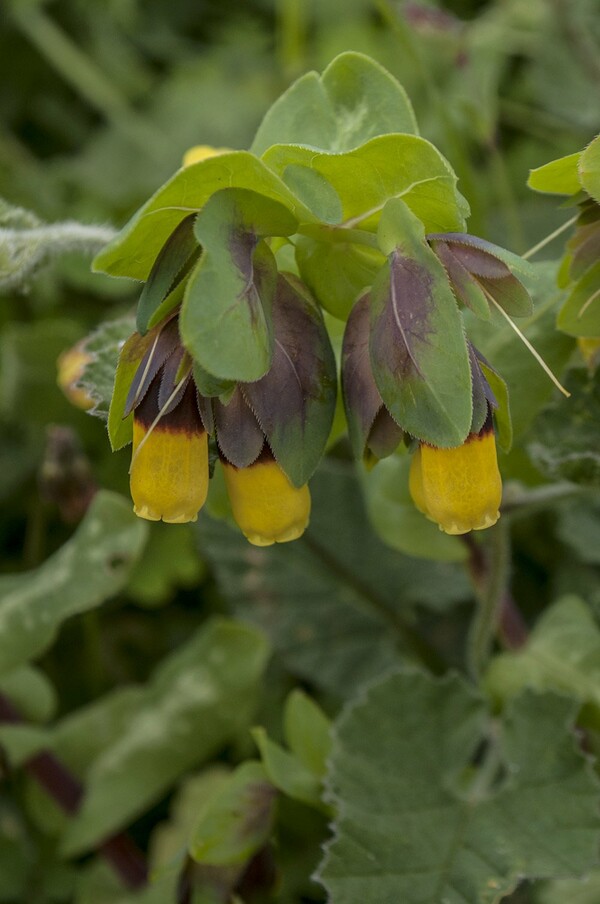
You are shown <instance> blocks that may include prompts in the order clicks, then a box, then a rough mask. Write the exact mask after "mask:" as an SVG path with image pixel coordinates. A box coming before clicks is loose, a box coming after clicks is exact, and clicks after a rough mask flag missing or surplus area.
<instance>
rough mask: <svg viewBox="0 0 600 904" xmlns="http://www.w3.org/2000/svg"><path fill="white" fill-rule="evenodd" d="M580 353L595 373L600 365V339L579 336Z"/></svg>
mask: <svg viewBox="0 0 600 904" xmlns="http://www.w3.org/2000/svg"><path fill="white" fill-rule="evenodd" d="M577 345H578V346H579V351H580V352H581V354H582V356H583V360H584V361H585V363H586V364H587V366H588V367H589V369H590V370H592V371H594V370H595V369H596V367H597V366H598V364H599V363H600V337H598V338H596V337H588V336H579V337H578V338H577Z"/></svg>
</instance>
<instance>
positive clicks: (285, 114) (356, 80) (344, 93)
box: [251, 52, 417, 156]
mask: <svg viewBox="0 0 600 904" xmlns="http://www.w3.org/2000/svg"><path fill="white" fill-rule="evenodd" d="M389 132H408V133H415V132H417V124H416V120H415V116H414V113H413V110H412V106H411V104H410V101H409V99H408V97H407V95H406V92H405V91H404V88H403V87H402V86H401V85H400V84H399V83H398V82H397V81H396V80H395V79H394V78H393V77H392V76H391V75H390V74H389V72H386V70H385V69H384V68H383V67H382V66H380V65H379V64H378V63H376V62H375V61H374V60H372V59H369V57H366V56H364V55H363V54H360V53H354V52H348V53H342V54H340V55H339V56H338V57H336V58H335V60H333V62H332V63H330V64H329V66H328V67H327V69H326V70H325V71H324V72H323V75H322V76H320V77H319V76H318V75H317V73H316V72H309V73H307V74H306V75H304V76H302V77H301V78H300V79H298V81H297V82H294V84H293V85H292V86H291V87H290V88H288V90H287V91H286V92H285V94H283V95H282V96H281V97H280V98H279V99H278V100H277V101H275V103H274V104H273V106H272V107H271V109H270V110H269V111H268V113H267V114H266V116H265V118H264V119H263V121H262V123H261V125H260V126H259V129H258V132H257V134H256V137H255V139H254V141H253V143H252V148H251V150H252V152H253V153H255V154H257V155H258V156H260V155H261V154H264V152H265V151H266V150H267V148H269V147H271V145H274V144H305V145H310V146H311V147H314V148H321V149H323V150H331V151H338V152H339V151H346V150H349V149H350V148H353V147H357V146H358V145H359V144H363V143H364V142H365V141H368V140H369V139H370V138H373V137H374V136H376V135H384V134H386V133H389Z"/></svg>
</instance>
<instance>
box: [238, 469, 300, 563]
mask: <svg viewBox="0 0 600 904" xmlns="http://www.w3.org/2000/svg"><path fill="white" fill-rule="evenodd" d="M222 464H223V472H224V475H225V484H226V486H227V492H228V494H229V501H230V503H231V509H232V511H233V517H234V518H235V520H236V522H237V524H238V525H239V527H240V528H241V530H242V532H243V534H244V536H245V537H246V539H247V540H248V541H249V542H250V543H253V544H254V546H271V545H272V544H273V543H287V542H288V541H289V540H297V539H298V537H300V536H302V534H303V533H304V531H305V530H306V527H307V525H308V519H309V516H310V491H309V489H308V486H307V484H305V485H304V486H302V487H300V488H298V487H295V486H294V485H293V484H292V483H290V481H289V480H288V478H287V477H286V475H285V474H284V473H283V471H282V470H281V468H280V467H279V465H278V464H277V462H276V461H275V460H274V459H273V458H272V457H271V456H270V455H269V456H268V457H267V456H264V455H261V456H260V458H259V459H258V461H256V462H255V463H254V464H252V465H250V466H249V467H247V468H235V467H234V466H233V465H231V464H229V463H228V462H227V461H223V462H222Z"/></svg>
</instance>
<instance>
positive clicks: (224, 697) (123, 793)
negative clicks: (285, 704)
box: [63, 620, 268, 855]
mask: <svg viewBox="0 0 600 904" xmlns="http://www.w3.org/2000/svg"><path fill="white" fill-rule="evenodd" d="M267 657H268V647H267V644H266V642H265V639H264V637H263V635H262V634H260V633H259V632H258V631H256V630H254V629H252V628H250V627H245V626H242V625H239V624H236V623H235V622H226V621H218V620H215V621H212V622H209V623H208V624H207V625H206V626H205V627H203V628H201V629H200V630H199V631H198V632H197V633H196V634H195V635H194V636H193V637H192V638H191V639H190V640H189V641H188V642H187V643H186V644H185V645H184V646H183V647H181V648H180V649H178V650H176V651H175V652H174V653H173V654H172V655H171V656H170V657H169V658H167V659H165V660H163V662H162V663H161V664H160V666H159V667H158V669H157V671H156V672H155V674H154V676H153V679H152V682H151V685H150V687H149V688H148V690H147V691H146V697H145V701H144V705H143V706H142V707H141V708H140V709H139V710H138V711H137V712H136V714H135V716H134V718H132V719H131V722H130V724H129V726H128V728H127V730H125V731H123V732H122V734H121V736H120V737H119V738H118V739H116V741H115V743H114V744H112V745H110V746H109V747H108V748H107V749H105V750H104V751H103V752H102V753H101V754H100V756H98V758H97V759H96V760H95V761H94V763H93V764H92V766H91V767H90V769H89V772H88V775H87V786H86V794H85V797H84V799H83V803H82V806H81V809H80V811H79V812H78V814H77V815H76V816H75V817H74V818H73V819H72V820H71V821H70V823H69V826H68V828H67V831H66V833H65V836H64V840H63V848H64V852H65V854H68V855H73V854H76V853H80V852H82V851H85V850H87V849H88V848H90V847H92V846H94V845H95V844H96V843H97V842H98V841H99V840H100V839H102V838H105V837H106V836H107V835H110V834H111V832H114V831H116V830H117V829H118V828H120V827H122V826H124V825H126V824H127V823H128V822H129V821H131V820H132V819H134V818H135V817H136V816H137V815H138V814H139V813H141V812H143V811H144V810H146V809H147V808H148V806H150V805H151V804H152V803H153V802H154V801H156V800H157V799H158V798H159V797H160V796H161V795H162V794H163V793H164V792H165V791H166V790H167V788H168V787H169V786H170V785H171V784H172V783H173V782H174V781H175V780H176V779H177V778H178V777H179V776H180V775H181V774H182V773H183V772H185V771H186V770H187V769H189V768H191V767H192V766H193V765H195V764H196V763H200V762H202V761H203V760H204V759H206V757H208V756H210V755H212V754H214V753H215V752H216V751H217V750H218V749H219V747H221V746H222V745H223V744H224V743H226V741H228V740H229V739H231V738H232V737H234V736H235V735H236V734H237V733H238V732H239V731H240V730H241V729H242V728H243V727H244V726H245V725H247V723H248V721H249V719H250V718H251V716H252V712H253V710H254V706H255V703H256V694H257V689H258V683H259V681H260V678H261V675H262V672H263V669H264V667H265V664H266V660H267Z"/></svg>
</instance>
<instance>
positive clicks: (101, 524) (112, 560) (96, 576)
mask: <svg viewBox="0 0 600 904" xmlns="http://www.w3.org/2000/svg"><path fill="white" fill-rule="evenodd" d="M146 536H147V527H146V525H145V524H144V523H143V522H142V521H141V520H140V519H139V518H136V517H135V515H134V514H133V512H132V510H131V505H130V503H129V502H127V501H126V500H125V499H123V498H122V497H121V496H117V495H116V494H114V493H109V492H105V491H102V492H100V493H98V494H97V496H96V497H95V499H94V501H93V503H92V505H91V506H90V509H89V510H88V512H87V514H86V516H85V518H84V520H83V521H82V523H81V525H80V526H79V528H78V529H77V531H76V533H75V534H74V536H73V537H72V538H71V539H70V540H69V541H68V542H67V543H65V545H64V546H63V547H61V549H59V550H58V552H56V553H54V555H52V556H51V557H50V558H49V559H47V560H46V561H45V562H44V563H43V564H42V565H40V566H39V567H38V568H36V569H35V570H34V571H30V572H25V573H24V574H19V575H5V576H2V577H0V674H6V673H7V672H9V671H11V670H12V669H14V668H16V667H17V666H20V665H22V664H23V663H25V662H27V661H28V660H29V659H33V658H34V657H35V656H38V655H39V654H40V653H41V652H42V651H43V650H45V649H46V648H47V647H48V646H49V645H50V644H51V643H52V641H53V640H54V637H55V635H56V632H57V631H58V629H59V627H60V625H61V624H62V622H63V621H64V620H65V619H66V618H69V617H70V616H72V615H76V614H78V613H80V612H85V611H86V610H88V609H92V608H94V607H95V606H98V605H100V604H101V603H103V602H104V601H105V600H107V599H110V598H111V597H112V596H114V595H115V594H116V593H117V592H118V591H119V590H120V589H121V588H122V587H123V586H124V585H125V583H126V581H127V578H128V576H129V572H130V570H131V568H132V567H133V565H134V563H135V561H136V560H137V558H138V556H139V555H140V554H141V551H142V548H143V545H144V543H145V541H146Z"/></svg>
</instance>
